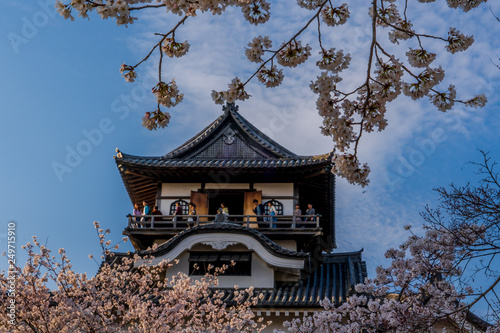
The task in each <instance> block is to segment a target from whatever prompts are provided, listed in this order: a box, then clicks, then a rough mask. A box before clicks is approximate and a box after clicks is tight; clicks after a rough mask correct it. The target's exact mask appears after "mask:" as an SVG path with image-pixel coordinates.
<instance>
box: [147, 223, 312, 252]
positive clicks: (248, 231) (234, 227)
mask: <svg viewBox="0 0 500 333" xmlns="http://www.w3.org/2000/svg"><path fill="white" fill-rule="evenodd" d="M221 232H224V233H235V234H243V235H247V236H250V237H252V238H254V239H256V240H257V241H259V243H261V244H262V246H264V248H266V249H267V250H268V251H269V252H271V253H273V254H274V255H276V256H278V257H283V258H306V257H308V256H309V254H308V253H305V252H297V251H292V250H289V249H286V248H284V247H282V246H280V245H278V244H276V243H275V242H273V241H272V240H270V239H269V238H267V237H266V236H264V235H263V234H262V233H260V232H259V231H257V230H256V229H252V228H246V227H243V226H241V225H239V224H234V223H219V222H214V223H206V224H200V225H197V226H194V227H191V228H188V229H185V230H183V231H181V232H180V233H178V234H177V235H175V236H174V237H172V238H171V239H169V240H168V241H166V242H165V243H163V244H161V245H160V246H158V248H156V249H155V250H152V251H140V252H138V254H139V255H150V254H151V255H154V256H155V257H158V256H161V255H164V254H166V253H168V252H170V251H171V250H172V249H173V248H175V247H176V246H177V245H178V244H179V243H180V242H181V241H182V240H183V239H185V238H187V237H189V236H192V235H195V234H199V233H221Z"/></svg>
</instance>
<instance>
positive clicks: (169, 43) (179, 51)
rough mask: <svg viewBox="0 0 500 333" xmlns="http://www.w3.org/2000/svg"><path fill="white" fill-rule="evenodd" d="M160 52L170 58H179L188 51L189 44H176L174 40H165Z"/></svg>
mask: <svg viewBox="0 0 500 333" xmlns="http://www.w3.org/2000/svg"><path fill="white" fill-rule="evenodd" d="M161 50H162V51H163V53H165V54H166V55H167V56H169V57H170V58H173V57H176V58H180V57H182V56H183V55H185V54H186V53H187V52H188V51H189V43H188V42H187V41H185V42H184V43H177V42H176V41H175V39H174V38H165V41H164V42H163V45H162V47H161Z"/></svg>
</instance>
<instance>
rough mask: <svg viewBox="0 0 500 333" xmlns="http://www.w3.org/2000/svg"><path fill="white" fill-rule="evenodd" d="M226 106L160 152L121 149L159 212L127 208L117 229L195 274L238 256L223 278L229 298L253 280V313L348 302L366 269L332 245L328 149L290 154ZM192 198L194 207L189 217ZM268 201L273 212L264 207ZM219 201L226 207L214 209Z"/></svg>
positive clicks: (136, 184)
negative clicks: (256, 296) (259, 212)
mask: <svg viewBox="0 0 500 333" xmlns="http://www.w3.org/2000/svg"><path fill="white" fill-rule="evenodd" d="M223 111H224V113H223V114H222V115H221V116H220V117H218V118H217V119H216V120H215V121H213V122H212V123H211V124H210V125H208V126H207V127H206V128H205V129H203V130H202V131H201V132H200V133H198V134H197V135H195V136H194V137H192V138H191V139H190V140H188V141H187V142H186V143H184V144H183V145H181V146H180V147H178V148H176V149H174V150H173V151H171V152H169V153H167V154H166V155H164V156H158V157H141V156H133V155H128V154H125V153H123V152H120V151H118V150H117V152H118V153H117V155H116V156H115V160H116V164H117V166H118V169H119V171H120V174H121V176H122V179H123V183H124V184H125V187H126V189H127V191H128V193H129V196H130V199H131V201H132V203H138V204H142V202H143V201H146V202H147V204H148V205H149V206H151V207H153V206H155V205H157V206H158V207H159V210H160V211H161V212H162V214H163V215H154V216H149V217H144V218H143V217H139V216H129V220H128V224H127V227H126V228H125V230H124V231H123V234H124V235H126V236H128V237H129V238H130V240H131V242H132V244H133V245H134V247H135V249H136V250H137V251H141V250H145V249H146V248H148V247H151V246H152V245H153V244H156V245H158V247H157V248H156V250H154V251H153V252H154V253H153V255H154V256H155V257H156V258H157V260H163V259H169V260H174V259H178V260H179V264H178V265H175V266H174V267H175V269H176V270H177V271H182V272H184V273H186V274H190V275H193V276H195V277H196V276H200V275H203V274H204V272H205V268H206V266H207V265H208V264H212V265H214V266H218V265H219V266H220V265H222V264H228V263H230V262H231V261H234V262H236V265H235V266H233V267H230V269H229V270H228V271H227V272H226V274H224V275H223V276H220V278H219V281H220V287H221V288H226V289H227V293H228V300H229V299H230V298H231V296H230V295H232V290H233V289H232V288H233V287H234V285H239V286H240V287H243V288H244V287H249V286H253V287H255V290H256V291H257V292H261V293H263V295H264V298H263V299H262V300H261V301H260V303H259V304H258V306H257V308H256V309H255V311H256V313H257V315H263V316H265V317H267V318H270V319H271V320H273V321H274V322H276V323H281V322H283V321H285V320H290V319H291V318H292V317H295V316H298V315H302V314H303V313H306V312H309V313H310V312H311V311H318V310H321V306H320V305H319V302H320V301H321V300H323V299H324V298H325V297H326V298H328V299H330V301H332V302H335V303H340V302H343V301H345V299H346V297H347V296H348V294H349V292H350V291H351V290H352V288H353V286H354V285H355V284H357V283H360V282H362V281H363V280H364V278H365V277H366V266H365V263H364V262H363V261H362V258H361V251H359V252H353V253H331V251H332V250H333V249H334V248H335V247H336V245H335V178H334V176H333V174H332V173H331V168H332V153H331V152H330V153H326V154H323V155H316V156H299V155H296V154H294V153H292V152H291V151H289V150H287V149H286V148H284V147H283V146H281V145H279V144H278V143H277V142H275V141H274V140H272V139H271V138H269V137H268V136H266V135H265V134H264V133H262V132H261V131H259V130H258V129H257V128H256V127H255V126H253V125H252V124H251V123H249V122H248V121H247V120H246V119H245V118H244V117H243V116H242V115H241V114H240V113H239V112H238V107H237V106H235V105H234V104H228V105H226V106H224V107H223ZM255 200H256V201H257V203H258V204H262V205H263V206H260V208H264V215H263V216H256V214H255V208H256V204H255V203H254V201H255ZM189 203H194V204H195V206H196V215H188V214H189V212H190V208H189V206H188V205H189ZM269 203H272V206H273V207H274V210H275V211H276V215H268V214H269V212H270V209H271V208H270V206H269ZM221 204H224V206H225V207H227V208H228V214H220V215H219V216H216V214H217V213H218V209H219V208H220V207H221ZM296 204H298V205H299V207H300V209H301V210H302V214H304V215H305V214H306V209H307V207H308V205H309V204H310V205H312V207H313V208H314V209H315V212H316V214H314V215H309V216H301V217H297V216H294V209H295V205H296ZM177 207H180V208H177ZM176 211H177V212H179V211H180V212H181V213H182V215H174V214H175V212H176ZM153 264H154V263H153ZM196 266H197V267H199V269H195V267H196ZM172 274H175V272H172ZM278 326H279V324H278ZM278 326H276V327H278Z"/></svg>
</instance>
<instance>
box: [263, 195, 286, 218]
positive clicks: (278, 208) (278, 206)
mask: <svg viewBox="0 0 500 333" xmlns="http://www.w3.org/2000/svg"><path fill="white" fill-rule="evenodd" d="M270 202H272V204H273V206H274V209H276V213H278V215H283V204H282V203H281V202H279V201H278V200H274V199H271V200H268V201H266V202H264V211H265V215H269V205H268V203H270Z"/></svg>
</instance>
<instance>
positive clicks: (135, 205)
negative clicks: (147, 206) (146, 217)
mask: <svg viewBox="0 0 500 333" xmlns="http://www.w3.org/2000/svg"><path fill="white" fill-rule="evenodd" d="M132 215H134V216H135V217H134V221H139V220H140V219H141V218H140V217H139V216H140V215H142V212H141V210H140V209H139V204H138V203H135V204H134V212H133V213H132Z"/></svg>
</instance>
